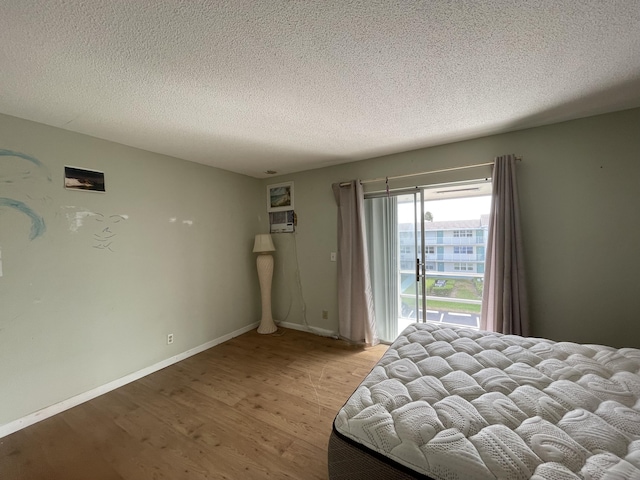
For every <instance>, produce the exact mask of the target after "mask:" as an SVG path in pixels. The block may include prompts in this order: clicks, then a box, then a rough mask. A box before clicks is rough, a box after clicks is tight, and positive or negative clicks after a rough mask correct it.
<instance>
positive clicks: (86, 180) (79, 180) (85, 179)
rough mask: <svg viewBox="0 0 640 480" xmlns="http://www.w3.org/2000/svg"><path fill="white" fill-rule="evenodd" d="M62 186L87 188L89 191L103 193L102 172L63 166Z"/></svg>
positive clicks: (75, 188) (73, 188)
mask: <svg viewBox="0 0 640 480" xmlns="http://www.w3.org/2000/svg"><path fill="white" fill-rule="evenodd" d="M64 187H65V188H68V189H70V190H89V191H91V192H103V193H104V191H105V189H104V172H98V171H97V170H85V169H83V168H76V167H67V166H65V167H64Z"/></svg>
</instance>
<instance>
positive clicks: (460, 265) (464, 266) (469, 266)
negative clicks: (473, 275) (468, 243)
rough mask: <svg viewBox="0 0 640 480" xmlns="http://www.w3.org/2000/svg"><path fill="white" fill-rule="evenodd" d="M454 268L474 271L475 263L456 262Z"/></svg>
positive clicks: (461, 270)
mask: <svg viewBox="0 0 640 480" xmlns="http://www.w3.org/2000/svg"><path fill="white" fill-rule="evenodd" d="M453 269H454V270H456V271H458V272H473V270H474V268H473V263H454V264H453Z"/></svg>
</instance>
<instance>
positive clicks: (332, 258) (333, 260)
mask: <svg viewBox="0 0 640 480" xmlns="http://www.w3.org/2000/svg"><path fill="white" fill-rule="evenodd" d="M329 258H330V259H331V261H332V262H335V261H336V252H331V255H330V256H329Z"/></svg>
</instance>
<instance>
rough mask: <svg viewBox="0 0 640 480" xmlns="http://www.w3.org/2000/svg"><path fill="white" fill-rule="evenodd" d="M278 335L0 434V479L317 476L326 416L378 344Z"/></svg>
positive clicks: (242, 340)
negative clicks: (0, 435) (350, 343)
mask: <svg viewBox="0 0 640 480" xmlns="http://www.w3.org/2000/svg"><path fill="white" fill-rule="evenodd" d="M278 333H279V334H282V335H279V336H278V335H259V334H258V333H256V332H255V331H253V332H249V333H246V334H244V335H241V336H239V337H236V338H234V339H232V340H229V341H228V342H225V343H223V344H221V345H218V346H216V347H213V348H211V349H209V350H207V351H205V352H203V353H200V354H198V355H196V356H193V357H190V358H188V359H186V360H183V361H182V362H180V363H177V364H175V365H172V366H171V367H168V368H165V369H163V370H161V371H159V372H156V373H154V374H152V375H149V376H147V377H145V378H142V379H140V380H138V381H136V382H133V383H130V384H128V385H126V386H124V387H122V388H119V389H117V390H114V391H112V392H110V393H107V394H105V395H102V396H101V397H98V398H96V399H94V400H91V401H89V402H86V403H84V404H82V405H79V406H77V407H75V408H72V409H70V410H67V411H66V412H63V413H61V414H59V415H56V416H54V417H52V418H49V419H47V420H44V421H42V422H40V423H37V424H35V425H33V426H31V427H28V428H26V429H24V430H21V431H19V432H16V433H14V434H13V435H9V436H7V437H5V438H2V439H0V479H2V480H18V479H19V480H23V479H24V480H45V479H46V480H124V479H127V480H147V479H154V480H155V479H168V480H179V479H189V480H199V479H263V478H267V479H305V480H306V479H326V478H327V443H328V440H329V434H330V433H331V424H332V421H333V419H334V417H335V415H336V413H337V411H338V410H339V409H340V407H341V406H342V405H343V403H344V402H345V401H346V399H347V398H348V397H349V396H350V395H351V393H352V392H353V390H354V389H355V388H356V387H357V386H358V384H359V383H360V382H361V381H362V379H363V378H364V377H365V376H366V374H367V373H368V372H369V371H370V370H371V368H372V367H373V365H374V364H375V363H376V362H377V361H378V360H379V359H380V357H381V356H382V355H383V353H384V352H385V351H386V348H387V347H386V346H383V345H379V346H376V347H373V348H367V349H364V348H359V347H353V346H349V345H347V344H346V343H345V342H342V341H339V340H334V339H329V338H323V337H319V336H316V335H312V334H309V333H303V332H299V331H295V330H288V329H281V330H279V332H278Z"/></svg>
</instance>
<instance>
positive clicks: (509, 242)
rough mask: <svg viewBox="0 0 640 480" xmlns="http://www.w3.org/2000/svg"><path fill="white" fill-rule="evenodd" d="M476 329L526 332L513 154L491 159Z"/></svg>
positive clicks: (522, 267)
mask: <svg viewBox="0 0 640 480" xmlns="http://www.w3.org/2000/svg"><path fill="white" fill-rule="evenodd" d="M492 182H493V192H492V199H491V212H490V216H489V234H488V241H487V242H488V243H487V252H486V261H485V285H484V289H483V298H482V305H483V308H482V313H481V316H480V329H482V330H489V331H493V332H500V333H506V334H513V335H524V336H528V335H529V334H530V332H529V313H528V299H527V292H526V288H525V287H526V285H525V269H524V255H523V248H522V232H521V230H520V206H519V202H518V185H517V181H516V158H515V156H514V155H504V156H501V157H497V158H496V159H495V163H494V167H493V175H492Z"/></svg>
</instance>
